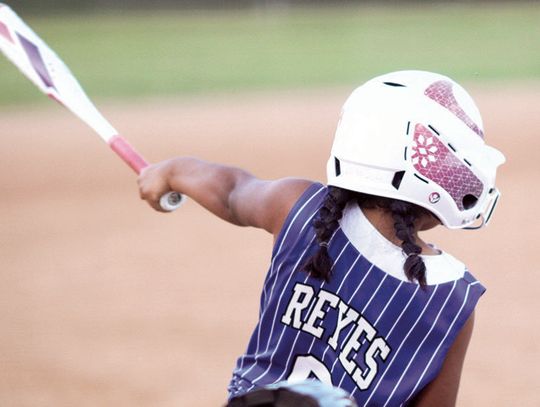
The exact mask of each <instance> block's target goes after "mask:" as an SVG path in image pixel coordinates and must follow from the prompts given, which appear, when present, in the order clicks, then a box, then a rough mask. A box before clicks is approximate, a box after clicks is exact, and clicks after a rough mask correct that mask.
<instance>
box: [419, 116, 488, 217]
mask: <svg viewBox="0 0 540 407" xmlns="http://www.w3.org/2000/svg"><path fill="white" fill-rule="evenodd" d="M411 161H412V164H413V166H414V168H415V169H416V171H418V172H419V173H420V174H421V175H423V176H424V177H426V178H427V179H429V180H431V181H433V182H435V183H436V184H438V185H440V186H441V187H442V188H443V189H444V190H445V191H446V192H448V194H449V195H450V196H451V197H452V199H453V200H454V202H455V203H456V205H457V207H458V209H459V210H460V211H463V210H466V209H470V208H471V207H472V206H474V204H475V203H476V200H477V199H478V198H480V195H482V191H483V189H484V186H483V184H482V182H481V181H480V180H479V179H478V178H477V177H476V176H475V175H474V174H473V172H472V171H471V170H470V169H469V168H468V167H467V165H466V164H464V163H463V162H462V161H461V160H459V159H458V158H457V157H456V156H455V155H454V154H453V153H452V151H451V150H450V149H449V148H448V147H446V146H445V145H444V144H443V143H442V142H441V141H440V140H439V138H438V137H437V136H436V135H435V133H433V132H431V131H430V130H429V129H428V128H427V127H425V126H423V125H421V124H417V125H416V126H415V129H414V137H413V143H412V154H411ZM430 201H431V197H430ZM432 203H433V202H432ZM471 205H472V206H471Z"/></svg>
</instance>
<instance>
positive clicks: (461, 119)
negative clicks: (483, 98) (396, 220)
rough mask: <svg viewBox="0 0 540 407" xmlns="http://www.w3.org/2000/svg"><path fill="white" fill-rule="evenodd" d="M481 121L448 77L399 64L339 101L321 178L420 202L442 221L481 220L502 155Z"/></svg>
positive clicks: (494, 194) (492, 200) (492, 199)
mask: <svg viewBox="0 0 540 407" xmlns="http://www.w3.org/2000/svg"><path fill="white" fill-rule="evenodd" d="M482 127H483V126H482V120H481V118H480V114H479V112H478V109H477V108H476V105H475V104H474V102H473V101H472V99H471V98H470V96H469V95H468V94H467V93H466V92H465V90H464V89H463V88H461V87H460V86H459V85H458V84H457V83H455V82H453V81H452V80H451V79H449V78H446V77H444V76H442V75H437V74H432V73H429V72H421V71H402V72H395V73H391V74H388V75H383V76H381V77H378V78H375V79H372V80H371V81H368V82H367V83H366V84H364V85H363V86H361V87H359V88H357V89H356V90H355V91H354V92H353V94H352V95H351V96H350V97H349V99H348V100H347V102H346V103H345V105H344V107H343V111H342V116H341V119H340V122H339V124H338V128H337V131H336V137H335V140H334V145H333V147H332V154H331V157H330V160H329V161H328V165H327V174H328V184H329V185H334V186H339V187H342V188H345V189H350V190H354V191H358V192H363V193H368V194H372V195H379V196H385V197H388V198H395V199H400V200H403V201H407V202H411V203H414V204H417V205H420V206H422V207H424V208H426V209H428V210H430V211H431V212H432V213H433V214H434V215H435V216H437V217H438V218H439V219H440V220H441V222H442V223H443V224H444V225H446V226H447V227H449V228H465V227H469V226H470V225H472V224H473V223H475V222H478V221H479V220H480V222H481V224H480V226H478V227H482V226H483V225H484V224H487V223H488V221H489V219H490V218H491V215H492V213H493V210H494V208H495V206H496V203H497V201H498V197H499V192H498V190H497V189H496V188H495V173H496V169H497V167H498V166H499V165H500V164H502V163H503V162H504V156H503V155H502V154H501V153H500V152H499V151H497V150H495V149H494V148H492V147H489V146H487V145H486V144H485V143H484V140H483V128H482ZM478 227H474V228H478Z"/></svg>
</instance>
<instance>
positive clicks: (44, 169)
mask: <svg viewBox="0 0 540 407" xmlns="http://www.w3.org/2000/svg"><path fill="white" fill-rule="evenodd" d="M8 4H9V5H10V6H11V7H12V8H13V9H14V10H15V11H16V12H17V13H18V14H19V15H20V16H21V17H22V18H23V19H24V20H25V21H26V22H27V23H28V24H29V25H30V26H31V27H32V28H33V29H34V30H35V31H36V32H37V33H38V34H39V35H40V36H41V37H42V38H43V39H44V40H45V41H46V42H47V43H48V44H49V45H50V46H51V47H52V48H53V49H54V50H55V51H56V52H57V53H58V54H59V55H60V56H61V58H62V59H63V60H64V61H65V62H66V64H67V65H68V66H69V67H70V68H71V70H72V71H73V72H74V74H75V75H76V76H77V78H78V79H79V80H80V82H81V84H82V86H83V87H84V88H85V90H86V91H87V93H88V94H89V95H90V97H91V98H92V99H93V100H94V101H95V102H96V104H97V105H98V107H99V108H100V110H101V111H102V112H103V113H104V114H105V116H106V117H107V118H108V119H109V120H110V121H111V122H112V124H113V125H114V126H115V127H117V128H118V130H119V131H120V132H121V133H122V134H123V135H124V136H125V137H126V138H128V139H129V140H130V142H132V144H134V145H135V146H136V147H137V148H138V149H139V150H140V151H141V152H142V153H143V154H144V155H145V156H146V157H147V158H148V159H149V160H151V161H158V160H162V159H165V158H168V157H171V156H174V155H184V154H186V155H196V156H199V157H202V158H204V159H208V160H213V161H219V162H224V163H227V164H231V165H237V166H241V167H244V168H246V169H248V170H250V171H252V172H254V173H255V174H257V175H259V176H261V177H267V178H276V177H284V176H290V175H295V176H301V177H307V178H312V179H317V180H321V181H324V180H325V173H324V169H325V163H326V159H327V155H328V152H329V148H330V145H331V142H332V137H333V131H334V129H335V125H336V122H337V118H338V115H339V111H340V108H341V105H342V103H343V102H344V100H345V99H346V97H347V96H348V94H349V93H350V91H351V90H352V89H353V88H354V87H356V86H358V85H360V84H361V83H362V82H364V81H366V80H368V79H369V78H371V77H373V76H376V75H378V74H381V73H385V72H389V71H395V70H400V69H411V68H414V69H425V70H432V71H437V72H440V73H443V74H446V75H449V76H451V77H452V78H453V79H455V80H457V81H458V82H461V83H462V84H464V85H465V87H466V88H467V89H468V90H469V91H470V93H471V94H472V95H473V97H474V98H475V99H476V100H477V102H478V105H479V107H480V110H481V111H482V113H483V117H484V124H485V127H486V138H487V140H488V142H489V143H490V144H493V145H494V146H496V147H498V148H500V149H501V150H502V151H503V152H504V153H505V155H506V156H507V159H508V162H507V164H505V165H504V166H503V167H502V168H501V172H500V177H499V184H500V188H501V190H502V193H503V197H502V200H501V204H500V207H499V208H498V210H497V213H496V216H495V218H494V220H493V222H492V224H491V225H490V227H489V228H487V229H485V230H482V231H479V232H476V233H471V232H466V231H448V230H438V231H434V232H431V233H430V234H429V236H428V239H430V240H433V241H434V242H435V243H437V244H438V245H439V246H440V247H442V248H444V249H446V250H447V251H448V252H450V253H452V254H454V255H455V256H456V257H458V258H460V259H461V260H463V261H464V262H465V263H467V264H468V265H469V267H470V269H471V271H472V272H473V274H475V276H476V277H478V278H479V279H480V280H481V281H482V282H483V283H484V284H485V285H486V286H487V287H488V291H487V293H486V295H485V296H484V298H482V300H481V302H480V304H479V307H478V309H477V320H476V328H475V333H474V335H473V339H472V342H471V346H470V349H469V354H468V356H467V361H466V365H465V368H464V373H463V377H462V384H461V390H460V395H459V402H458V405H459V406H469V405H476V406H509V405H512V406H538V405H540V395H539V394H540V393H539V392H538V384H537V379H536V378H537V377H538V376H539V375H540V368H539V367H538V366H540V345H539V341H538V337H539V335H540V321H539V318H538V316H537V310H538V308H539V307H540V300H538V294H537V291H538V288H539V284H538V282H537V278H536V276H535V275H534V272H535V270H536V269H537V267H536V266H534V264H535V263H534V261H535V259H534V253H535V252H536V251H537V250H538V243H535V242H538V239H537V237H536V236H535V234H536V231H537V230H538V227H539V226H540V223H539V221H538V220H537V218H536V217H535V213H536V206H537V205H536V202H537V201H536V199H538V198H540V194H539V192H538V188H536V184H535V182H536V179H537V177H538V176H540V164H539V163H538V158H537V157H538V152H539V151H540V142H539V137H538V132H539V131H540V107H539V106H540V93H539V92H540V24H539V23H538V22H539V21H540V2H536V1H530V2H520V1H462V2H460V1H377V2H375V1H371V2H363V1H352V0H351V1H294V0H289V1H285V0H283V1H271V0H266V1H265V0H252V1H248V0H245V1H241V0H239V1H204V0H202V1H172V0H168V1H167V0H156V1H152V2H148V1H141V0H131V1H129V0H123V1H106V0H89V1H67V0H56V1H55V0H40V1H10V2H8ZM299 157H300V159H299ZM276 163H279V165H276ZM0 192H1V198H0V366H1V367H0V406H72V405H78V406H95V405H99V406H124V405H125V406H219V405H221V404H222V403H223V402H224V400H225V399H226V386H227V383H228V380H229V377H230V373H231V371H232V368H233V367H234V364H235V361H236V358H237V357H238V356H239V355H240V354H241V353H242V352H243V350H244V348H245V346H246V345H247V341H248V338H249V335H250V333H251V330H252V328H253V326H254V324H255V322H256V319H257V313H258V297H259V291H260V288H261V285H262V282H263V279H264V275H265V271H266V268H267V267H268V259H269V257H270V250H271V245H272V241H271V238H270V237H269V236H266V235H265V234H264V233H263V232H260V231H256V230H251V229H243V228H237V227H233V226H231V225H227V224H225V223H224V222H222V221H220V220H217V219H214V218H213V217H211V216H209V215H208V214H207V213H206V212H205V211H204V210H203V209H201V208H199V207H197V205H196V204H195V203H193V202H188V203H187V204H186V205H185V206H184V207H182V208H181V209H180V210H179V211H178V212H176V213H174V214H170V215H163V214H158V213H155V212H153V211H151V210H150V209H149V208H147V207H146V206H145V204H144V203H142V202H140V201H139V200H138V196H137V189H136V184H135V177H134V175H133V174H132V173H131V172H130V170H129V169H128V168H127V167H125V166H124V164H123V163H122V162H120V161H119V160H118V159H117V158H116V157H115V156H114V155H113V154H112V153H111V152H110V151H107V147H106V146H105V145H104V144H103V143H102V142H101V140H100V139H99V138H98V137H96V136H95V135H94V134H93V133H92V131H91V130H89V129H88V128H87V127H85V125H83V124H82V123H80V122H79V121H78V119H76V118H75V117H74V116H72V115H71V114H70V113H69V112H67V111H66V110H65V109H63V108H61V107H60V106H58V105H55V104H51V103H50V101H49V100H48V99H47V98H46V97H44V96H43V95H42V94H40V93H39V91H38V90H37V89H36V88H34V86H33V85H32V84H31V83H30V82H28V80H26V79H25V78H24V77H23V76H22V75H21V74H20V73H19V72H18V71H17V70H16V69H15V68H14V67H13V66H12V65H11V64H10V63H9V62H8V61H7V60H6V59H5V58H3V57H2V58H0Z"/></svg>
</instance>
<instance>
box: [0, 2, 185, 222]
mask: <svg viewBox="0 0 540 407" xmlns="http://www.w3.org/2000/svg"><path fill="white" fill-rule="evenodd" d="M0 50H1V51H2V52H3V53H4V55H6V57H7V58H8V59H9V60H10V61H11V62H12V63H13V64H14V65H15V66H16V67H17V68H19V70H20V71H21V72H22V73H23V74H24V75H25V76H26V77H27V78H28V79H29V80H30V81H31V82H33V83H34V85H36V86H37V87H38V88H39V89H40V90H41V91H42V92H43V93H45V94H46V95H47V96H49V98H51V99H53V100H55V101H57V102H58V103H60V104H61V105H63V106H65V107H66V108H67V109H69V110H70V111H71V112H72V113H73V114H75V115H76V116H77V117H78V118H79V119H81V120H82V121H83V122H85V123H86V124H87V125H88V126H89V127H90V128H92V129H93V130H94V131H95V132H96V133H97V134H98V135H99V136H100V137H101V138H102V139H103V140H104V141H105V142H106V143H107V144H108V145H109V146H110V147H111V149H112V150H113V151H114V152H115V153H116V154H118V156H119V157H120V158H122V160H124V162H125V163H126V164H128V165H129V166H130V167H131V168H132V169H133V170H134V171H135V172H136V173H137V174H139V173H140V172H141V170H142V169H143V168H145V167H147V166H148V162H147V161H146V160H145V159H144V158H143V157H142V156H141V155H140V154H139V153H138V152H137V151H136V150H135V149H134V148H133V147H132V146H131V145H130V144H129V143H128V142H127V140H126V139H125V138H123V137H122V136H120V135H119V134H118V132H117V131H116V130H115V128H114V127H113V126H112V125H111V124H110V123H109V122H108V121H107V119H105V117H103V115H102V114H101V113H100V112H99V111H98V110H97V108H96V106H94V104H93V103H92V101H91V100H90V98H89V97H88V96H87V95H86V93H85V92H84V90H83V89H82V87H81V85H80V84H79V82H78V81H77V79H76V78H75V76H74V75H73V74H72V73H71V71H70V70H69V68H68V67H67V66H66V64H65V63H64V62H62V60H61V59H60V58H59V57H58V55H56V53H55V52H54V51H53V50H52V49H51V48H50V47H49V46H48V45H47V44H46V43H45V42H44V41H43V40H42V39H41V38H40V37H39V36H38V35H37V34H36V33H35V32H34V31H33V30H32V29H31V28H30V27H29V26H28V25H27V24H26V23H25V22H24V21H23V20H22V19H21V18H20V17H19V16H18V15H17V14H16V13H15V12H14V11H13V10H12V9H11V8H10V7H9V6H7V5H5V4H3V3H0ZM183 201H184V196H183V195H181V194H179V193H177V192H167V193H166V194H164V195H163V196H162V197H161V199H160V201H159V202H160V206H161V208H162V209H163V210H165V211H168V212H170V211H173V210H175V209H176V208H178V207H179V206H180V204H181V203H182V202H183Z"/></svg>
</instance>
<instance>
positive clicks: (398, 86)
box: [383, 82, 406, 88]
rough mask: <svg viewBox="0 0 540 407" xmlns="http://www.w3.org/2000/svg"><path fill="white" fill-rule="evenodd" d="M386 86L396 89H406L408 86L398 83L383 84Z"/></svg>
mask: <svg viewBox="0 0 540 407" xmlns="http://www.w3.org/2000/svg"><path fill="white" fill-rule="evenodd" d="M383 83H384V84H385V85H387V86H393V87H395V88H405V87H406V86H405V85H402V84H401V83H396V82H383Z"/></svg>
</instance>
